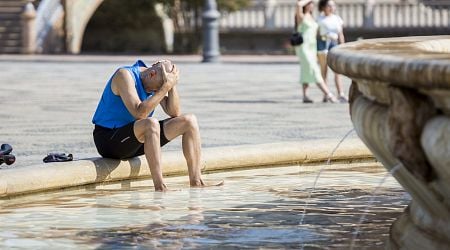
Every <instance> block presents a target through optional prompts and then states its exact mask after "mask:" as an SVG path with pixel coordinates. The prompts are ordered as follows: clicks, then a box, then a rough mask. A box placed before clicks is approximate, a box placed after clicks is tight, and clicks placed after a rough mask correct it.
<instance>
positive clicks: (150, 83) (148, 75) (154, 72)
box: [141, 60, 174, 92]
mask: <svg viewBox="0 0 450 250" xmlns="http://www.w3.org/2000/svg"><path fill="white" fill-rule="evenodd" d="M163 67H164V70H165V71H166V72H167V73H170V72H172V70H173V68H174V64H172V62H171V61H169V60H161V61H157V62H155V63H153V64H152V66H151V67H149V68H148V69H146V70H145V71H143V72H142V73H143V74H142V75H141V78H142V82H143V84H144V88H145V91H146V92H151V91H156V90H158V89H159V88H160V87H161V86H162V85H163V83H164V81H165V79H164V77H165V75H164V72H163Z"/></svg>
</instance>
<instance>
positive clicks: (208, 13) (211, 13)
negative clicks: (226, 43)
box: [202, 0, 220, 62]
mask: <svg viewBox="0 0 450 250" xmlns="http://www.w3.org/2000/svg"><path fill="white" fill-rule="evenodd" d="M202 17H203V62H218V61H219V56H220V51H219V21H218V19H219V17H220V13H219V11H217V4H216V1H215V0H205V9H204V11H203V16H202Z"/></svg>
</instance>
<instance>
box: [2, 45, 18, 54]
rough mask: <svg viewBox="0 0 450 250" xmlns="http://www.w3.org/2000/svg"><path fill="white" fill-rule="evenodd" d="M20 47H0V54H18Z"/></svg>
mask: <svg viewBox="0 0 450 250" xmlns="http://www.w3.org/2000/svg"><path fill="white" fill-rule="evenodd" d="M20 53H21V48H20V47H1V46H0V54H20Z"/></svg>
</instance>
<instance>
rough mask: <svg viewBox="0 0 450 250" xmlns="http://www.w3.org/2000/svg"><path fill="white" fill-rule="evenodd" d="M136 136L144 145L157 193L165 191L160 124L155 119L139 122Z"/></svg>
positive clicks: (136, 123) (135, 128) (135, 129)
mask: <svg viewBox="0 0 450 250" xmlns="http://www.w3.org/2000/svg"><path fill="white" fill-rule="evenodd" d="M134 134H135V136H136V138H137V139H138V141H139V142H141V143H144V152H145V158H147V163H148V166H149V167H150V172H151V174H152V179H153V185H154V186H155V190H156V191H165V190H166V189H167V187H166V184H164V181H163V176H162V169H161V146H160V142H159V141H160V140H159V134H160V128H159V122H158V120H156V119H155V118H147V119H142V120H138V121H136V122H135V123H134Z"/></svg>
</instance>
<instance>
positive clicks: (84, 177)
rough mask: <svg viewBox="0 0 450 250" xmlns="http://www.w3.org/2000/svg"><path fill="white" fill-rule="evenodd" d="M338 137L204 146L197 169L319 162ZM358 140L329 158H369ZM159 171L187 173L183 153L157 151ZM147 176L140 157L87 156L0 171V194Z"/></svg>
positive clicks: (365, 149) (341, 159) (6, 196)
mask: <svg viewBox="0 0 450 250" xmlns="http://www.w3.org/2000/svg"><path fill="white" fill-rule="evenodd" d="M337 143H338V141H334V140H333V141H331V140H314V141H304V142H301V143H300V142H283V143H270V144H258V145H242V146H227V147H216V148H204V149H203V156H202V161H203V162H202V166H203V167H204V168H203V172H211V171H225V170H231V169H242V168H256V167H269V166H280V165H289V164H291V165H292V164H296V165H297V164H298V165H303V164H308V165H309V164H322V165H323V164H325V163H326V162H327V160H328V158H329V156H330V155H331V153H332V151H333V149H334V148H335V147H336V145H337ZM373 159H374V158H373V156H372V153H371V152H370V151H369V150H368V149H367V147H366V146H365V145H364V144H363V143H362V142H361V141H360V140H359V139H351V140H346V141H344V143H342V144H341V146H340V147H339V148H338V149H337V150H336V151H335V153H334V154H333V157H332V159H331V161H332V162H336V161H339V162H348V163H351V162H353V161H368V160H373ZM162 161H163V172H164V175H166V176H168V175H182V174H187V167H186V162H185V160H184V157H183V153H182V152H179V151H170V152H164V153H163V159H162ZM144 177H150V170H149V168H148V165H147V161H146V160H145V157H144V156H141V157H136V158H132V159H129V160H124V161H119V160H113V159H106V158H90V159H83V160H77V161H72V162H63V163H47V164H39V165H33V166H27V167H18V168H10V169H4V170H0V198H8V197H11V196H16V195H24V194H30V193H35V192H40V191H49V190H57V189H62V188H68V187H76V186H82V185H88V184H99V183H104V182H111V181H119V180H126V179H136V178H144Z"/></svg>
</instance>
